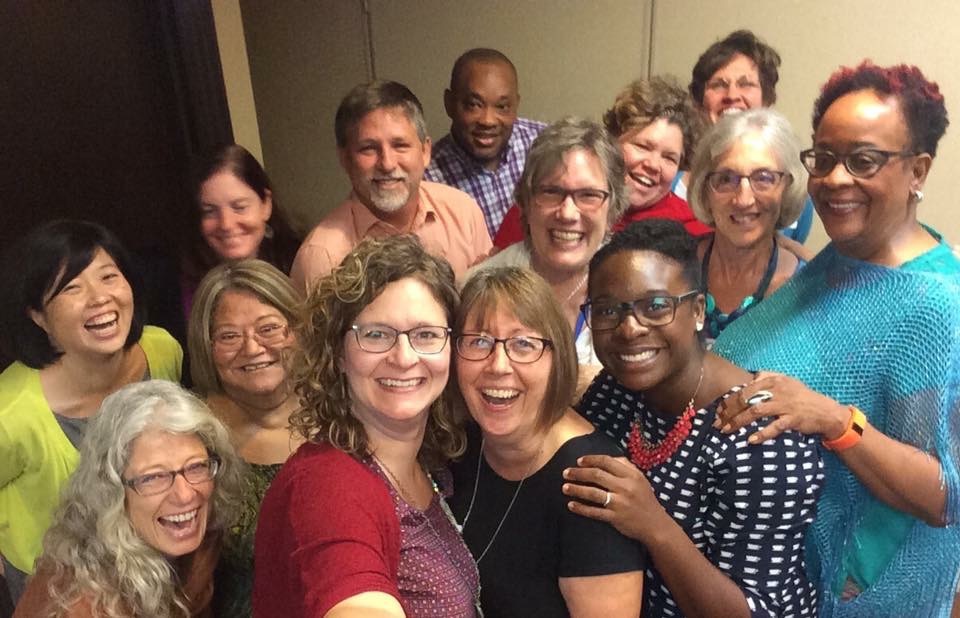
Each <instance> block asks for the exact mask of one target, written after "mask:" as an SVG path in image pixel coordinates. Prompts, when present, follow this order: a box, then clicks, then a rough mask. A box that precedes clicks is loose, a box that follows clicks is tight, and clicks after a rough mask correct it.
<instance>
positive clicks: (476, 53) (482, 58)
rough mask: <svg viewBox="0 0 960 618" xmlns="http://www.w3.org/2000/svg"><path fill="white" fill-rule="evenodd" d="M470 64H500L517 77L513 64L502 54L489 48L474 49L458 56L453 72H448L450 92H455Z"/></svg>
mask: <svg viewBox="0 0 960 618" xmlns="http://www.w3.org/2000/svg"><path fill="white" fill-rule="evenodd" d="M471 62H490V63H493V62H501V63H503V64H505V65H507V66H508V67H510V70H511V71H513V76H514V78H516V77H517V67H515V66H513V63H512V62H510V59H509V58H507V56H506V55H505V54H504V53H503V52H501V51H498V50H496V49H490V48H489V47H475V48H473V49H469V50H467V51H465V52H463V53H462V54H460V57H459V58H457V60H456V62H454V63H453V70H452V71H450V90H453V91H456V89H457V85H458V84H459V83H460V77H461V75H463V71H464V70H465V69H466V68H467V65H468V64H470V63H471Z"/></svg>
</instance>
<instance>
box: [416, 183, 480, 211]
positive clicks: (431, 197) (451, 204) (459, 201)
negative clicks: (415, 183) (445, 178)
mask: <svg viewBox="0 0 960 618" xmlns="http://www.w3.org/2000/svg"><path fill="white" fill-rule="evenodd" d="M420 193H421V195H424V196H426V198H427V200H428V201H429V202H430V204H431V205H433V206H434V208H452V209H457V210H458V211H461V210H462V209H473V210H476V211H477V213H479V214H480V215H481V217H482V216H483V215H482V213H480V206H478V205H477V201H476V200H475V199H473V198H472V197H470V195H469V194H467V193H464V192H463V191H461V190H460V189H457V188H456V187H451V186H450V185H445V184H443V183H439V182H431V181H429V180H423V181H421V182H420Z"/></svg>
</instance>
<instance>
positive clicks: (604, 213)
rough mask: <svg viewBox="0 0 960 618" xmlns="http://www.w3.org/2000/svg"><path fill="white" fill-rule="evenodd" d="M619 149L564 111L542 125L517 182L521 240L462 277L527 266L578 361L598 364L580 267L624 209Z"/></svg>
mask: <svg viewBox="0 0 960 618" xmlns="http://www.w3.org/2000/svg"><path fill="white" fill-rule="evenodd" d="M623 177H624V166H623V156H622V155H621V153H620V149H619V148H618V147H617V145H616V144H615V143H614V142H613V140H612V139H611V138H610V134H609V133H608V132H607V130H606V129H605V128H603V127H602V126H601V125H599V124H597V123H595V122H593V121H590V120H584V119H582V118H576V117H572V116H571V117H568V118H564V119H563V120H560V121H558V122H555V123H553V124H552V125H550V126H548V127H547V128H545V129H544V130H543V131H542V132H541V133H540V135H539V136H538V137H537V139H536V140H535V141H534V142H533V146H531V148H530V152H529V153H528V154H527V163H526V165H525V166H524V168H523V175H522V176H521V177H520V181H519V182H518V183H517V188H516V198H517V205H518V207H519V210H520V219H521V225H522V227H523V236H524V242H522V243H516V244H513V245H511V246H509V247H507V248H506V249H504V250H503V251H501V252H499V253H497V254H496V255H494V256H493V257H491V258H490V259H488V260H485V261H484V262H482V263H481V264H479V265H477V266H475V267H474V268H473V269H471V270H469V271H467V274H466V276H465V277H464V279H465V280H469V279H470V277H471V276H472V275H473V274H474V273H476V272H478V271H480V270H483V269H487V268H492V267H498V266H519V267H522V268H530V269H532V270H533V271H534V272H536V273H537V274H538V275H540V276H541V277H543V278H544V279H545V280H546V281H547V283H548V284H549V285H550V289H551V291H552V292H553V295H554V296H555V297H556V299H557V301H558V302H559V303H560V306H561V309H562V310H563V314H564V316H565V317H566V318H567V321H568V322H569V324H570V328H571V329H572V331H573V333H574V340H575V341H576V345H577V360H578V362H579V363H580V364H581V365H587V366H596V369H595V370H593V371H589V372H584V374H585V375H588V376H589V377H592V376H593V373H595V371H596V370H599V365H598V363H597V360H596V357H595V356H594V354H593V344H592V343H591V341H590V332H589V330H588V329H587V328H585V325H584V321H583V320H582V319H581V317H580V305H581V304H582V303H583V302H584V301H585V300H586V297H587V289H586V282H587V268H588V266H589V264H590V258H592V257H593V254H594V253H596V252H597V249H599V248H600V245H601V244H602V243H603V241H604V239H605V238H606V237H607V235H608V234H609V232H610V230H611V228H612V227H613V225H614V224H615V223H616V222H617V221H619V220H620V217H621V216H622V215H623V212H624V210H625V209H626V207H627V192H626V189H625V187H624V183H623Z"/></svg>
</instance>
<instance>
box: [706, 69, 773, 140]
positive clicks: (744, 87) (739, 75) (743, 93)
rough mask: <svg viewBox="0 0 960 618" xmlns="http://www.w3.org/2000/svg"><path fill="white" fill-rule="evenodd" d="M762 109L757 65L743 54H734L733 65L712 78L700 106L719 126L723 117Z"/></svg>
mask: <svg viewBox="0 0 960 618" xmlns="http://www.w3.org/2000/svg"><path fill="white" fill-rule="evenodd" d="M762 106H763V89H762V88H761V87H760V72H759V71H758V70H757V63H755V62H754V61H753V60H751V59H750V58H747V57H746V56H744V55H743V54H734V55H733V57H732V58H731V59H730V62H728V63H727V64H725V65H723V67H721V68H720V69H718V70H717V72H716V73H714V74H713V75H711V76H710V79H708V80H707V83H706V84H705V86H704V89H703V101H701V102H700V107H701V108H702V109H703V111H704V112H705V113H706V115H707V117H708V118H709V119H710V124H716V123H717V120H719V119H720V117H721V116H723V115H724V114H727V113H733V112H736V111H743V110H745V109H754V108H756V107H762Z"/></svg>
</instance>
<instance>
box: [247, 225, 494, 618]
mask: <svg viewBox="0 0 960 618" xmlns="http://www.w3.org/2000/svg"><path fill="white" fill-rule="evenodd" d="M458 301H459V297H458V294H457V290H456V287H455V284H454V276H453V270H452V269H451V267H450V265H449V264H448V263H447V262H446V261H445V260H443V259H442V258H437V257H433V256H431V255H429V254H428V253H427V252H426V251H425V250H424V249H423V247H422V246H421V245H420V242H419V241H418V240H417V239H416V237H414V236H394V237H390V238H387V239H384V240H379V241H378V240H372V239H368V240H366V241H364V242H362V243H361V244H360V245H358V246H357V247H356V248H355V249H354V250H353V251H352V252H351V253H349V254H348V255H347V256H346V257H345V258H344V260H343V262H342V263H341V265H340V266H339V267H338V268H336V269H334V270H333V271H332V272H331V273H330V274H329V275H328V276H327V277H325V278H323V279H320V280H319V281H318V282H317V285H316V286H315V287H314V289H313V290H312V291H311V293H310V295H309V297H308V298H307V302H306V308H305V311H304V314H303V315H304V316H305V317H304V319H305V322H304V323H303V324H301V325H300V326H299V327H298V329H297V339H298V341H299V343H300V347H299V351H298V353H297V354H298V356H297V358H296V359H295V361H294V384H295V389H296V392H297V394H298V395H299V396H300V399H301V409H300V410H299V411H298V412H296V413H295V414H294V415H293V417H292V418H291V424H292V425H293V427H294V428H295V429H296V430H297V431H298V432H299V433H300V434H301V435H302V436H303V438H304V439H305V440H307V442H306V443H305V444H304V445H303V446H301V447H300V448H299V449H298V450H297V452H296V453H294V455H292V456H291V457H290V459H288V460H287V463H286V464H285V465H284V467H283V469H281V470H280V472H279V474H277V476H276V478H274V480H273V483H272V484H271V485H270V489H268V490H267V493H266V496H265V497H264V499H263V504H262V505H261V508H260V521H259V525H258V527H257V534H256V539H255V550H254V559H255V563H256V569H255V573H254V589H253V611H254V615H256V616H284V617H285V618H296V617H298V616H311V617H314V616H317V617H319V616H326V617H328V618H334V617H336V616H350V617H352V618H359V617H362V616H379V617H389V616H438V615H439V616H449V617H451V618H457V617H472V616H474V615H475V614H476V603H477V601H478V599H479V589H478V579H479V576H478V574H477V568H476V564H475V563H474V561H473V558H472V557H471V555H470V552H469V550H468V549H467V547H466V545H464V543H463V540H462V539H461V538H460V535H459V533H458V530H457V528H456V525H455V522H453V521H452V515H451V514H450V511H449V508H448V507H447V504H446V501H445V498H444V495H443V493H442V491H446V492H449V490H450V489H451V487H450V483H444V482H443V481H444V477H443V475H442V474H441V473H442V472H443V468H444V464H445V463H446V461H447V460H448V459H450V458H452V457H455V456H457V455H459V454H460V453H462V452H463V450H464V440H465V439H464V435H463V430H462V428H461V427H460V426H459V423H457V422H456V418H455V415H454V408H453V405H452V402H453V399H452V398H453V397H454V396H455V391H453V390H450V389H448V388H447V379H448V377H449V374H450V356H451V346H450V345H449V339H450V325H451V324H452V322H453V318H454V313H455V311H456V307H457V304H458ZM435 476H436V478H437V480H439V481H441V484H442V485H443V490H441V488H440V486H439V485H438V484H437V483H436V482H434V478H435ZM447 476H448V475H447Z"/></svg>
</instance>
